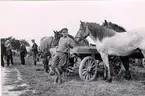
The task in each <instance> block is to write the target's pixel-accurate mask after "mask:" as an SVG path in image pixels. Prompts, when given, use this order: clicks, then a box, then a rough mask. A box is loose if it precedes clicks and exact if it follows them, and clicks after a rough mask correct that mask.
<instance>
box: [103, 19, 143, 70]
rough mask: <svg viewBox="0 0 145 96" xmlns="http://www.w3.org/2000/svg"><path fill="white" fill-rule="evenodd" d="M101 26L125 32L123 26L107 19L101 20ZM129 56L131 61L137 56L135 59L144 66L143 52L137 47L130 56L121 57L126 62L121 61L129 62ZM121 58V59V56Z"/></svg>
mask: <svg viewBox="0 0 145 96" xmlns="http://www.w3.org/2000/svg"><path fill="white" fill-rule="evenodd" d="M102 26H104V27H107V28H110V29H113V30H115V31H116V32H126V29H125V28H123V27H122V26H120V25H117V24H115V23H112V22H107V20H105V21H104V22H103V24H102ZM129 57H131V61H132V62H133V61H134V58H137V59H139V60H141V67H145V65H144V56H143V54H142V52H141V50H140V49H139V48H137V49H136V50H134V52H133V53H132V54H130V56H126V57H123V58H125V59H126V62H123V63H129ZM121 59H122V57H121ZM123 61H124V60H123Z"/></svg>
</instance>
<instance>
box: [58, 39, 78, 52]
mask: <svg viewBox="0 0 145 96" xmlns="http://www.w3.org/2000/svg"><path fill="white" fill-rule="evenodd" d="M75 46H76V44H75V42H74V41H73V40H72V39H71V38H70V37H68V36H67V37H61V38H60V40H59V44H58V48H57V51H58V52H63V53H69V52H70V48H73V47H75Z"/></svg>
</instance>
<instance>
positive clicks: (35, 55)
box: [31, 39, 38, 66]
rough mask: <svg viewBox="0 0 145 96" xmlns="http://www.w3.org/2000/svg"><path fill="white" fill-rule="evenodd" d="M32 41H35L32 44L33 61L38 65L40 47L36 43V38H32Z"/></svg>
mask: <svg viewBox="0 0 145 96" xmlns="http://www.w3.org/2000/svg"><path fill="white" fill-rule="evenodd" d="M31 41H32V43H33V45H32V49H31V50H32V55H33V63H34V65H35V66H36V62H37V53H38V49H37V47H38V45H37V44H36V43H35V40H34V39H32V40H31Z"/></svg>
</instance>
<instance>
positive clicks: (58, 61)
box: [50, 28, 76, 83]
mask: <svg viewBox="0 0 145 96" xmlns="http://www.w3.org/2000/svg"><path fill="white" fill-rule="evenodd" d="M61 32H62V35H63V37H61V38H60V40H59V44H58V47H57V49H56V50H57V51H56V54H55V56H54V58H53V60H52V65H51V68H52V69H51V70H50V75H52V74H54V72H56V70H55V68H58V70H59V72H60V73H61V75H62V73H63V72H64V69H65V68H66V67H67V66H68V65H67V64H68V59H69V58H68V57H69V53H70V48H73V47H75V46H76V44H75V42H74V41H73V40H72V39H71V38H70V37H69V36H68V29H67V28H63V29H62V30H61ZM56 74H57V73H56ZM54 83H61V76H59V74H57V78H56V80H55V81H54Z"/></svg>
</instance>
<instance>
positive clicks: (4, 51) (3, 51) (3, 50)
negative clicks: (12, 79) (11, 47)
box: [1, 40, 6, 67]
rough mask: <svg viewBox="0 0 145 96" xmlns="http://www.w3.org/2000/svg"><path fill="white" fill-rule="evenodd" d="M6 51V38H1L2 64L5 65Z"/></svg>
mask: <svg viewBox="0 0 145 96" xmlns="http://www.w3.org/2000/svg"><path fill="white" fill-rule="evenodd" d="M5 53H6V47H5V44H4V40H1V66H2V67H4V55H5Z"/></svg>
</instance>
